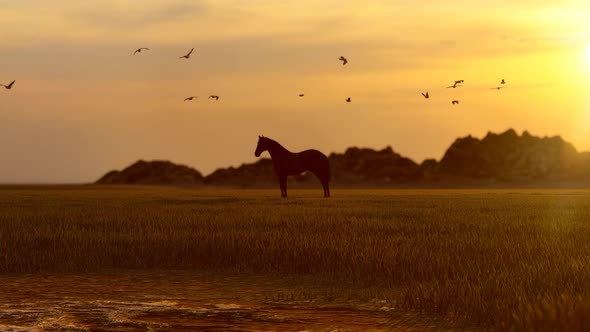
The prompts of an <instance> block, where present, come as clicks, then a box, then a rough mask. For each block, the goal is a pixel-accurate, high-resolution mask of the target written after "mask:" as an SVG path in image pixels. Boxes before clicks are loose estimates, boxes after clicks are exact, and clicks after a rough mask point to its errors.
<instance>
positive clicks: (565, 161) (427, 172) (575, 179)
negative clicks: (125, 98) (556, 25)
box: [97, 129, 590, 187]
mask: <svg viewBox="0 0 590 332" xmlns="http://www.w3.org/2000/svg"><path fill="white" fill-rule="evenodd" d="M328 158H329V160H330V166H331V169H332V183H333V185H335V186H367V187H413V186H443V187H453V186H461V185H464V184H471V185H474V186H477V185H478V184H483V185H493V184H499V185H502V184H505V185H509V184H515V185H535V184H548V183H559V182H564V183H587V184H588V185H590V152H583V153H580V152H578V151H577V150H576V149H575V148H574V146H573V145H572V144H570V143H568V142H566V141H564V140H563V139H562V138H561V137H559V136H554V137H542V138H541V137H537V136H532V135H531V134H529V133H528V132H527V131H525V132H523V134H522V135H518V134H517V133H516V131H514V130H513V129H509V130H507V131H505V132H503V133H501V134H494V133H491V132H490V133H488V134H487V135H486V136H485V137H484V138H483V139H478V138H474V137H472V136H471V135H469V136H466V137H462V138H458V139H456V140H455V142H453V144H451V146H450V147H449V148H448V149H447V151H446V152H445V154H444V156H443V158H442V159H441V160H440V161H437V160H434V159H426V160H424V161H423V162H422V163H421V164H417V163H416V162H414V161H412V160H411V159H409V158H406V157H403V156H401V155H400V154H398V153H396V152H394V151H393V149H392V148H391V147H390V146H387V147H386V148H384V149H382V150H373V149H368V148H357V147H351V148H348V149H347V150H346V151H345V152H344V153H332V154H330V155H329V157H328ZM289 181H290V183H291V184H294V185H299V186H312V185H316V184H317V183H316V182H317V180H316V179H315V177H314V176H313V175H312V174H307V173H305V174H303V175H300V176H296V177H292V178H290V179H289ZM97 183H101V184H119V183H121V184H135V183H139V184H164V185H197V184H199V185H200V184H205V185H212V186H232V187H268V186H275V185H276V179H275V175H274V170H273V164H272V161H271V160H270V159H260V160H258V161H257V162H254V163H249V164H242V165H241V166H239V167H229V168H220V169H217V170H215V171H214V172H213V173H211V174H209V175H208V176H206V177H203V176H202V175H201V174H200V173H199V172H198V171H196V170H194V169H192V168H189V167H186V166H181V165H175V164H173V163H170V162H166V161H154V162H145V161H138V162H136V163H135V164H133V165H131V166H130V167H128V168H126V169H124V170H122V171H120V172H119V171H111V172H109V173H107V174H106V175H105V176H103V177H102V178H101V179H99V180H98V181H97Z"/></svg>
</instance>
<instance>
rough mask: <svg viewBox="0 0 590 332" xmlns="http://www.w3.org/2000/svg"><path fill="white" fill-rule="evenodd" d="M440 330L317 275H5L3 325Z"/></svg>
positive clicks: (0, 296)
mask: <svg viewBox="0 0 590 332" xmlns="http://www.w3.org/2000/svg"><path fill="white" fill-rule="evenodd" d="M392 330H393V331H439V330H447V329H444V328H440V327H437V326H436V324H432V323H425V321H424V320H421V319H419V318H418V317H417V316H416V315H411V314H408V313H401V312H397V310H396V309H395V308H392V306H391V305H390V304H388V302H387V301H383V300H364V301H359V300H349V299H345V298H342V299H338V298H337V297H335V296H333V294H331V292H330V291H326V290H325V285H324V286H314V284H313V282H312V281H304V282H301V281H299V282H293V280H287V279H283V278H280V277H276V276H273V277H260V276H244V275H227V274H207V273H195V272H178V271H167V272H129V271H127V272H117V273H107V274H104V273H103V274H76V275H67V274H66V275H63V274H53V275H39V274H34V275H4V276H0V331H392Z"/></svg>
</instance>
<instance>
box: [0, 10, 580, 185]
mask: <svg viewBox="0 0 590 332" xmlns="http://www.w3.org/2000/svg"><path fill="white" fill-rule="evenodd" d="M589 17H590V2H589V1H587V0H569V1H568V0H565V1H557V0H555V1H546V0H496V1H482V0H469V1H468V0H447V1H427V0H416V1H397V0H382V1H377V0H372V1H371V0H368V1H347V0H339V1H332V0H324V1H308V0H298V1H261V0H248V1H245V0H210V1H199V0H193V1H180V0H162V1H156V0H142V1H125V0H120V1H114V0H101V1H97V0H89V1H70V0H54V1H45V0H18V1H14V0H11V1H9V0H0V24H1V26H2V29H0V84H8V83H10V82H11V81H12V80H16V83H15V85H14V87H13V89H12V90H6V89H3V88H1V87H0V154H1V156H2V157H1V159H0V182H1V183H7V182H12V183H15V182H18V183H23V182H27V183H32V182H44V183H47V182H52V183H57V182H90V181H95V180H96V179H97V178H99V177H100V176H101V175H102V174H104V173H105V172H107V171H109V170H111V169H121V168H123V167H125V166H127V165H129V164H131V163H133V162H134V161H136V160H137V159H145V160H152V159H167V160H171V161H173V162H177V163H182V164H186V165H189V166H192V167H195V168H196V169H198V170H199V171H201V172H202V173H204V174H209V173H210V172H211V171H213V170H214V169H216V168H219V167H228V166H239V165H240V164H241V163H244V162H253V161H255V160H256V158H255V157H254V149H255V147H256V143H257V137H258V135H260V134H263V135H265V136H268V137H271V138H274V139H276V140H277V141H279V142H280V143H282V144H283V145H284V146H285V147H286V148H288V149H290V150H291V151H298V150H303V149H307V148H316V149H318V150H321V151H323V152H325V153H326V154H328V153H330V152H343V151H344V150H345V149H346V148H347V147H350V146H361V147H371V148H378V149H381V148H383V147H385V146H387V145H391V146H392V148H393V149H394V150H395V151H396V152H398V153H401V154H402V155H404V156H408V157H410V158H412V159H413V160H415V161H416V162H421V161H422V160H423V159H424V158H436V159H439V158H441V157H442V155H443V154H444V152H445V149H446V148H447V147H448V146H449V145H450V144H451V143H452V141H453V140H454V139H455V138H457V137H459V136H465V135H468V134H472V135H475V136H477V137H483V136H484V135H485V134H486V133H487V132H488V131H493V132H500V131H504V130H506V129H508V128H514V129H516V130H517V131H518V132H519V133H520V132H522V131H523V130H528V131H529V132H531V133H532V134H534V135H540V136H544V135H550V136H553V135H561V136H562V137H563V138H564V139H566V140H567V141H569V142H571V143H573V144H574V145H575V146H576V148H577V149H578V150H580V151H584V150H590V130H589V129H590V97H589V96H588V93H589V92H590V21H589V20H588V18H589ZM138 47H149V48H150V49H151V50H150V51H147V52H142V53H141V54H137V55H135V56H134V55H132V54H133V50H134V49H136V48H138ZM192 47H194V48H195V52H194V53H193V55H192V57H191V59H189V60H184V59H179V58H178V57H179V56H181V55H183V54H185V53H187V52H188V50H190V49H191V48H192ZM341 55H344V56H346V57H347V58H348V60H349V61H350V62H349V63H348V65H346V66H342V64H341V62H339V61H338V57H339V56H341ZM458 79H464V80H465V85H464V86H463V87H461V88H457V89H445V86H447V85H450V84H452V83H453V81H454V80H458ZM501 79H505V80H506V81H507V86H508V87H509V88H508V89H504V90H501V91H496V90H490V88H492V87H495V86H497V85H498V83H499V82H500V80H501ZM425 91H429V92H430V95H431V98H430V99H429V100H426V99H424V98H422V96H421V95H420V93H421V92H425ZM299 93H305V97H304V98H299V97H298V96H297V95H298V94H299ZM210 94H217V95H219V96H220V97H221V98H220V100H219V101H218V102H215V101H212V100H207V99H206V97H207V96H208V95H210ZM191 95H196V96H198V97H199V98H198V99H196V100H195V101H192V102H183V99H184V98H185V97H187V96H191ZM347 97H351V98H352V103H346V102H345V99H346V98H347ZM453 99H458V100H460V102H461V103H460V104H459V105H456V106H453V105H451V100H453ZM263 156H266V157H268V155H267V154H264V155H263Z"/></svg>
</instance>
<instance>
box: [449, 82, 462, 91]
mask: <svg viewBox="0 0 590 332" xmlns="http://www.w3.org/2000/svg"><path fill="white" fill-rule="evenodd" d="M461 81H462V80H461ZM457 82H458V81H455V84H453V85H449V86H447V89H450V88H453V89H454V88H458V87H460V86H462V85H460V84H459V83H457Z"/></svg>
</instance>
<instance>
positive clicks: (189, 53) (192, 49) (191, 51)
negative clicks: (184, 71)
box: [178, 47, 195, 59]
mask: <svg viewBox="0 0 590 332" xmlns="http://www.w3.org/2000/svg"><path fill="white" fill-rule="evenodd" d="M194 50H195V48H194V47H193V48H191V50H190V51H189V52H188V53H187V54H186V55H183V56H181V57H178V58H179V59H182V58H185V59H188V58H190V57H191V54H192V53H193V51H194Z"/></svg>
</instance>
